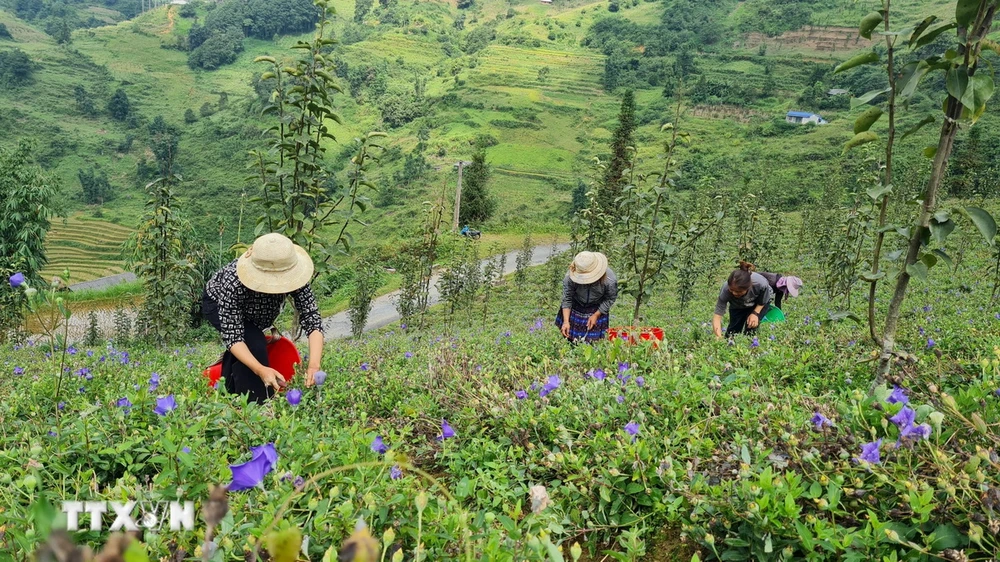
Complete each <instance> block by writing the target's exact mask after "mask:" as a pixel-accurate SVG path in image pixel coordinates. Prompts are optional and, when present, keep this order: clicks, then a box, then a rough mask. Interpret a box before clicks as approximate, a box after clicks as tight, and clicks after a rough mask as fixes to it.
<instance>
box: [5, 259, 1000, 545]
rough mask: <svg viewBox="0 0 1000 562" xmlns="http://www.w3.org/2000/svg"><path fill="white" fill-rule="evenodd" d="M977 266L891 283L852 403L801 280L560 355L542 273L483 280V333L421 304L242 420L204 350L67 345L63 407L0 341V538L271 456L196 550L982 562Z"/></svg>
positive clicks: (45, 373) (861, 347)
mask: <svg viewBox="0 0 1000 562" xmlns="http://www.w3.org/2000/svg"><path fill="white" fill-rule="evenodd" d="M973 254H974V252H970V254H969V256H967V258H966V260H965V261H964V262H963V265H962V266H961V267H960V268H959V269H958V271H956V272H954V274H952V275H950V276H944V275H940V276H939V275H935V277H934V280H933V283H931V282H928V283H926V284H924V283H922V284H920V285H917V286H916V287H914V293H913V295H912V299H911V300H909V301H908V306H909V307H910V309H909V310H908V311H907V312H906V320H905V321H906V328H905V329H904V330H902V332H901V337H900V343H901V347H902V348H904V349H906V350H908V351H909V352H910V353H911V354H912V359H910V360H908V361H906V362H903V363H901V364H899V365H897V366H896V367H895V368H894V370H893V379H892V380H890V381H889V383H888V384H886V385H884V386H880V387H876V388H874V389H871V388H870V383H871V381H872V379H873V376H872V372H873V367H872V364H871V363H866V362H865V361H866V360H869V359H872V358H873V356H872V351H873V349H874V348H873V347H872V346H871V345H870V343H869V342H867V341H866V340H865V339H864V333H865V330H864V328H863V327H862V326H858V325H855V324H853V323H851V322H850V321H839V322H838V321H835V320H832V319H835V318H838V316H837V315H835V314H831V313H835V312H836V310H835V307H833V306H832V305H831V304H830V302H829V301H828V300H827V299H826V298H825V297H824V296H823V295H822V294H821V293H820V292H819V289H818V286H819V283H812V282H810V276H809V274H808V271H807V272H806V275H805V277H806V280H807V291H806V293H805V294H804V296H803V297H801V298H799V299H792V300H791V301H789V302H788V304H787V305H786V312H787V315H788V318H789V319H788V321H787V322H785V323H782V324H770V325H765V326H764V327H763V328H762V329H761V330H760V331H759V332H758V334H757V336H756V337H755V338H748V337H747V338H738V339H735V340H733V341H732V342H727V341H717V340H715V339H714V337H712V335H711V331H710V327H709V326H708V325H707V323H706V322H707V314H708V311H709V310H710V307H711V302H712V300H713V299H714V297H715V294H714V293H715V284H714V283H713V284H712V285H711V286H709V288H707V289H705V290H704V291H699V292H698V294H697V295H696V296H695V299H694V301H693V302H692V304H691V305H690V306H689V308H687V309H686V311H684V312H681V311H680V310H679V309H678V308H677V307H676V305H675V301H676V297H674V296H672V295H669V294H663V295H661V296H659V297H658V298H656V299H654V301H653V304H652V305H651V306H650V307H649V308H650V313H649V314H648V322H649V323H652V324H656V325H660V326H663V327H664V329H665V332H666V336H665V341H664V344H663V345H662V346H660V348H659V349H653V348H651V347H644V346H637V347H628V346H622V345H619V344H608V343H605V344H602V345H599V346H595V347H589V346H581V347H577V348H571V347H569V346H567V345H566V344H565V342H563V341H561V340H560V338H559V337H558V335H557V333H556V331H555V330H554V329H553V328H552V327H551V325H550V323H551V320H552V317H553V315H554V312H555V307H556V306H557V301H556V300H555V296H554V291H553V290H552V289H553V287H552V286H551V285H552V280H553V279H552V276H551V275H548V274H547V272H546V271H544V268H542V269H539V270H535V271H532V272H531V273H530V274H529V276H528V281H527V282H526V283H525V284H523V285H521V286H517V287H514V286H511V285H506V286H504V287H500V288H499V289H498V291H499V292H498V293H497V294H496V295H495V296H494V297H493V298H494V299H495V300H494V302H496V303H500V304H499V305H496V306H495V307H494V308H492V310H493V312H492V313H491V314H490V315H489V316H488V317H487V319H486V320H485V321H482V320H481V312H480V311H481V308H480V307H479V306H475V307H473V309H474V310H473V311H469V312H465V311H461V310H459V311H457V312H455V313H454V314H447V311H443V310H441V309H440V308H439V309H437V310H436V311H435V313H434V315H435V316H436V317H437V318H438V321H437V322H432V324H431V327H430V328H429V329H428V330H426V331H424V332H412V331H408V330H407V329H404V328H402V327H400V326H395V327H393V328H390V329H386V330H383V331H381V332H377V333H372V334H368V335H365V336H363V337H361V338H359V339H356V340H351V341H348V342H336V343H331V344H330V345H329V349H328V355H327V356H326V358H325V359H324V365H323V367H324V370H325V371H326V372H327V373H328V376H327V378H326V380H325V381H324V384H323V385H322V386H319V387H315V388H311V389H304V388H298V389H294V390H297V391H298V393H293V392H289V393H286V394H285V395H282V396H280V397H279V398H278V399H276V400H274V401H273V402H271V403H270V404H268V405H266V406H264V407H256V406H250V407H245V406H238V405H236V403H235V401H234V400H233V399H232V398H231V397H229V396H227V395H225V394H224V393H218V392H215V391H210V390H209V389H208V388H207V385H206V382H205V380H204V379H203V378H202V377H201V375H200V371H201V368H202V367H203V366H204V365H206V364H208V363H209V362H211V361H212V360H214V359H215V356H216V354H217V353H218V351H219V349H218V345H217V344H216V343H214V342H197V343H192V344H191V345H188V346H181V347H178V348H177V349H168V350H163V351H159V350H154V349H149V348H143V347H131V348H129V347H126V346H123V345H115V344H113V343H112V344H107V345H106V346H104V345H102V346H98V347H93V348H84V347H76V348H74V349H72V350H69V355H68V357H69V362H68V366H67V367H66V368H67V369H68V371H67V372H66V374H65V375H66V380H69V381H70V383H69V389H70V390H69V392H67V393H65V394H64V397H63V398H62V400H61V402H60V403H58V404H57V403H54V402H53V399H52V396H53V395H54V389H55V381H54V375H55V374H56V373H54V372H53V371H54V369H58V367H56V366H55V365H58V363H56V362H55V361H56V360H57V359H58V356H59V355H60V354H56V358H57V359H56V360H53V359H52V358H51V357H50V356H49V354H50V350H48V349H46V348H45V347H44V346H43V345H42V344H35V345H25V346H20V347H5V348H3V349H2V350H0V368H2V376H3V379H4V383H5V384H3V385H0V418H2V420H3V424H0V425H2V427H3V432H2V435H0V440H2V447H0V451H2V452H0V481H2V482H3V483H4V484H5V485H4V487H3V488H2V489H0V505H2V506H5V508H4V510H3V511H2V512H0V525H3V526H4V527H3V535H2V538H0V541H2V542H3V545H4V547H3V550H4V551H5V552H12V553H16V554H14V556H15V559H19V560H23V559H26V556H27V554H26V553H27V552H29V551H30V550H31V548H32V544H33V541H34V540H35V539H37V538H38V537H37V536H33V534H32V533H33V529H34V521H33V520H32V518H33V517H34V516H33V515H32V513H33V512H32V511H31V509H30V506H31V505H32V503H33V502H35V500H37V499H38V498H39V497H41V496H42V495H43V494H44V495H46V496H48V497H50V498H59V499H109V500H112V499H122V498H132V497H135V496H141V497H144V498H148V499H153V500H161V499H162V500H166V499H180V498H198V499H202V498H204V497H206V496H207V494H208V490H209V488H210V486H211V485H213V484H216V483H223V484H226V483H229V482H230V481H231V478H232V472H231V469H230V465H239V464H241V463H244V462H246V461H247V460H248V459H247V457H248V451H249V450H250V448H251V447H258V446H260V445H263V444H266V443H273V444H274V448H275V451H276V452H277V455H278V460H277V462H276V464H274V465H273V466H272V467H271V468H270V472H268V473H267V474H266V475H264V476H263V478H262V479H261V480H260V482H259V484H258V485H257V486H256V487H252V488H250V489H247V490H244V491H239V492H231V493H230V497H229V501H230V510H229V513H228V514H227V515H226V517H225V519H224V520H223V521H222V522H221V524H220V526H219V528H218V529H217V534H216V538H215V544H216V545H217V546H218V550H217V551H216V554H215V557H214V558H213V559H217V560H227V559H230V558H232V557H235V558H242V557H243V556H244V553H245V552H248V551H252V550H253V548H254V546H255V542H254V541H255V537H260V536H262V535H264V534H265V531H268V530H269V529H270V528H271V524H272V520H277V522H278V523H277V527H278V528H285V527H295V528H299V529H301V532H302V533H303V534H304V535H305V536H307V537H309V541H308V545H307V546H306V547H305V551H306V552H308V555H309V556H310V557H311V558H312V559H318V558H320V557H322V556H323V554H324V553H325V552H327V551H328V549H329V548H331V546H332V547H336V546H337V545H339V544H340V543H341V541H342V540H343V539H344V538H345V537H347V536H348V535H350V534H351V531H352V530H353V529H354V525H355V521H356V520H357V519H358V518H359V517H363V518H364V519H365V521H366V522H367V524H368V525H369V527H370V528H371V530H372V532H373V533H374V535H375V536H376V537H377V538H381V539H382V542H383V543H384V545H383V546H385V547H386V548H390V547H391V548H393V549H395V548H397V547H398V548H400V549H402V550H403V551H404V552H405V556H406V557H407V558H412V557H421V558H422V559H428V560H467V559H476V560H557V559H559V558H558V556H562V557H564V558H570V559H576V555H577V554H578V552H580V551H577V550H575V549H572V548H571V547H572V545H574V544H575V543H579V544H580V548H581V550H582V551H587V552H589V553H591V554H593V555H597V557H598V558H600V557H601V556H603V554H602V553H603V552H604V551H611V552H614V555H613V557H615V558H616V559H622V560H639V559H646V558H644V557H647V556H648V557H650V558H649V559H655V558H652V557H654V556H656V555H657V553H662V552H672V553H675V554H676V553H677V552H680V554H676V556H683V557H684V559H687V558H689V557H691V556H692V555H693V554H695V553H697V554H698V556H699V558H700V559H712V558H720V559H726V560H733V559H758V560H791V559H802V558H805V559H810V560H834V559H842V560H876V559H877V560H881V559H889V560H925V559H926V560H931V559H939V558H946V559H959V558H955V557H956V556H958V557H961V556H963V555H964V556H968V559H973V560H975V559H985V558H986V557H989V556H991V555H993V553H995V552H996V551H997V549H998V546H1000V545H998V544H997V542H996V541H997V539H996V537H997V525H998V520H1000V518H998V516H997V512H996V511H997V509H998V507H1000V480H998V479H997V474H998V472H997V470H996V469H997V467H998V464H1000V459H998V457H997V440H998V437H997V427H998V424H1000V342H998V340H997V333H998V329H1000V314H997V312H996V308H995V306H994V305H993V303H991V302H990V299H989V294H990V291H989V288H990V285H991V282H990V281H988V279H986V277H987V276H986V275H985V274H984V272H985V271H986V269H985V268H986V267H987V263H988V262H987V259H988V257H987V256H986V255H985V253H984V255H973ZM807 262H808V260H807ZM719 275H720V279H721V275H722V272H719ZM878 298H879V300H880V302H879V304H880V305H882V304H884V301H885V300H886V296H885V295H882V294H880V295H879V297H878ZM627 308H628V303H624V302H622V303H619V305H618V307H617V308H616V309H615V311H614V312H613V314H618V316H617V317H618V318H621V317H622V316H623V315H624V312H621V311H624V310H626V309H627ZM446 321H447V324H446ZM612 322H613V324H614V323H615V322H616V320H615V319H614V318H613V320H612ZM446 326H447V327H446ZM870 391H871V392H870ZM168 397H172V400H168ZM532 486H544V488H545V494H546V495H545V496H544V498H542V499H540V498H541V496H538V497H535V500H536V501H534V503H533V501H532V497H531V496H530V495H529V489H530V488H531V487H532ZM536 495H537V494H536ZM77 538H78V539H80V540H88V541H95V542H98V543H99V542H101V538H100V536H99V535H98V534H97V533H93V532H91V533H86V532H84V533H81V534H79V535H78V536H77ZM145 539H146V542H147V544H148V545H149V548H150V551H151V553H154V554H155V555H157V556H161V555H167V554H168V553H169V552H170V549H171V548H172V547H171V546H170V544H171V541H173V540H177V541H178V542H177V545H178V546H179V547H180V548H183V549H185V550H186V551H187V552H188V553H189V554H190V553H197V554H200V553H201V551H200V550H196V549H198V548H201V547H200V546H198V545H199V544H200V542H201V540H202V539H203V537H201V536H200V531H196V532H194V533H181V534H180V535H176V534H175V535H171V534H169V533H165V532H161V533H152V532H147V533H146V535H145ZM557 545H561V552H562V554H560V555H558V556H557V554H556V552H557V551H558V550H559V548H560V546H557ZM668 549H670V550H668ZM334 550H336V548H334ZM390 555H391V552H390Z"/></svg>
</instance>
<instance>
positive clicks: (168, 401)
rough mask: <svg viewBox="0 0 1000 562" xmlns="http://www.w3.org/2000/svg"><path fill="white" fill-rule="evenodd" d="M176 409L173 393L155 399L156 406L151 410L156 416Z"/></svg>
mask: <svg viewBox="0 0 1000 562" xmlns="http://www.w3.org/2000/svg"><path fill="white" fill-rule="evenodd" d="M176 409H177V401H176V400H174V395H173V394H171V395H169V396H164V397H163V398H157V399H156V408H153V412H154V413H155V414H156V415H158V416H165V415H167V413H169V412H172V411H174V410H176Z"/></svg>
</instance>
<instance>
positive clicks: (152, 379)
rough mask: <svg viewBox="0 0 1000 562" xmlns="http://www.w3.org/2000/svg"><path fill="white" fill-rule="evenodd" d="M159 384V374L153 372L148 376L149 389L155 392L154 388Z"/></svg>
mask: <svg viewBox="0 0 1000 562" xmlns="http://www.w3.org/2000/svg"><path fill="white" fill-rule="evenodd" d="M159 386H160V375H159V374H157V373H153V374H151V375H150V376H149V391H150V392H156V389H157V388H159Z"/></svg>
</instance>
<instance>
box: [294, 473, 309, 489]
mask: <svg viewBox="0 0 1000 562" xmlns="http://www.w3.org/2000/svg"><path fill="white" fill-rule="evenodd" d="M305 483H306V479H305V478H303V477H301V476H296V477H295V481H294V482H292V485H293V486H295V487H296V488H301V487H302V486H304V485H305Z"/></svg>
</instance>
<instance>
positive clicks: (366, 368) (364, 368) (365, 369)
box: [361, 363, 371, 371]
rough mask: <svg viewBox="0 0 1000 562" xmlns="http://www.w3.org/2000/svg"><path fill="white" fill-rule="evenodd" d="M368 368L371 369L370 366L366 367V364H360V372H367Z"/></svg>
mask: <svg viewBox="0 0 1000 562" xmlns="http://www.w3.org/2000/svg"><path fill="white" fill-rule="evenodd" d="M370 368H371V366H370V365H368V363H362V364H361V370H362V371H367V370H368V369H370Z"/></svg>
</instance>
